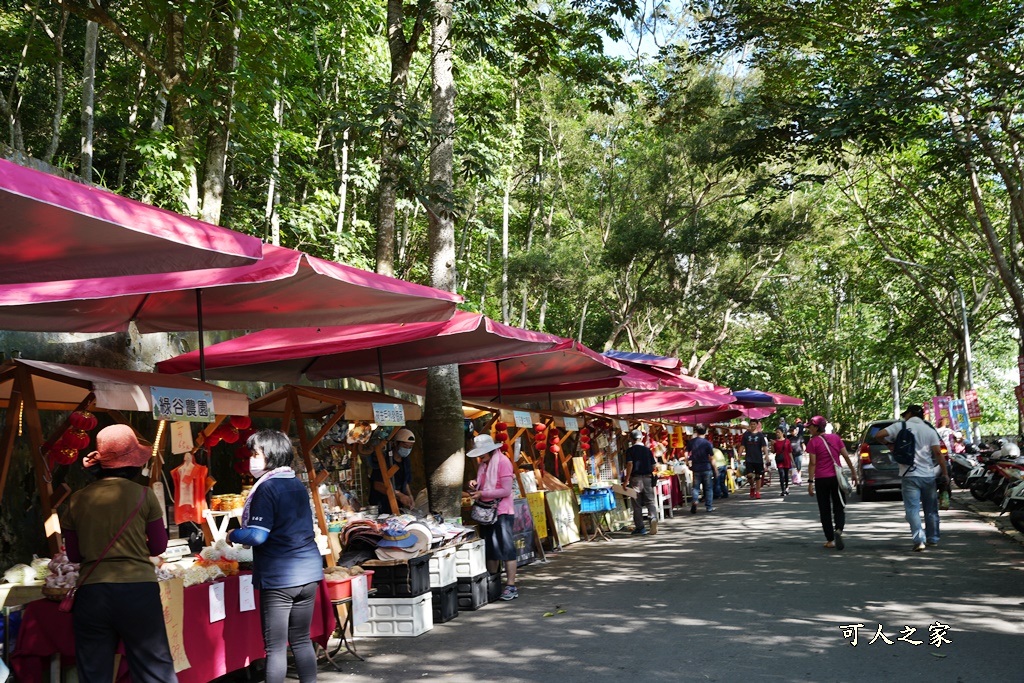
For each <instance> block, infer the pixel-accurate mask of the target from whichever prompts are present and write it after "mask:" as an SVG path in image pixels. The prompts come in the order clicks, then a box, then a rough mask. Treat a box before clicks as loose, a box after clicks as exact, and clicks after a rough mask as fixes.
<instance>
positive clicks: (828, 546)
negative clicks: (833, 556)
mask: <svg viewBox="0 0 1024 683" xmlns="http://www.w3.org/2000/svg"><path fill="white" fill-rule="evenodd" d="M825 547H826V548H835V547H836V544H835V543H833V542H832V541H826V542H825Z"/></svg>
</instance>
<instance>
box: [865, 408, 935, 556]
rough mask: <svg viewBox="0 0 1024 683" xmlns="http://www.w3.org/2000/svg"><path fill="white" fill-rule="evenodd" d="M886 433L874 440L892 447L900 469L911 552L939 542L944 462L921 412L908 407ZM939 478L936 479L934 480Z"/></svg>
mask: <svg viewBox="0 0 1024 683" xmlns="http://www.w3.org/2000/svg"><path fill="white" fill-rule="evenodd" d="M900 417H902V418H903V419H902V420H900V421H899V422H893V423H892V424H891V425H889V426H888V427H886V428H885V429H880V430H878V433H877V434H875V440H876V441H878V442H879V443H890V444H892V459H893V460H894V461H895V462H896V463H897V464H898V465H899V466H900V477H901V481H900V488H901V489H902V491H903V509H904V510H905V511H906V513H907V521H908V522H909V523H910V534H911V536H912V537H913V539H914V550H915V551H917V552H920V551H922V550H924V549H925V547H926V546H933V545H937V544H938V542H939V496H938V488H937V487H941V486H944V485H945V482H947V481H948V476H947V474H946V458H945V457H944V456H943V455H942V448H941V443H942V440H941V439H940V438H939V433H938V432H937V431H935V427H933V426H932V425H931V423H930V422H925V420H924V408H923V407H921V406H919V405H917V404H916V403H915V404H911V405H910V406H909V407H908V408H907V409H906V411H905V412H904V413H903V414H902V415H901V416H900ZM937 476H938V478H936V477H937ZM922 508H923V509H924V530H922V529H921V509H922Z"/></svg>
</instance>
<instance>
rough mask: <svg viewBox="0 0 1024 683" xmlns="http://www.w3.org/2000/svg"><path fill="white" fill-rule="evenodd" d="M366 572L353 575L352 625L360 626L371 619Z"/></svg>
mask: <svg viewBox="0 0 1024 683" xmlns="http://www.w3.org/2000/svg"><path fill="white" fill-rule="evenodd" d="M367 595H368V591H367V586H366V574H356V575H355V576H353V577H352V606H351V609H352V625H353V626H359V625H360V624H365V623H366V622H368V621H369V620H370V603H369V600H368V599H367Z"/></svg>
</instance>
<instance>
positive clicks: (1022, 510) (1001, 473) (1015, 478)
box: [950, 439, 1024, 533]
mask: <svg viewBox="0 0 1024 683" xmlns="http://www.w3.org/2000/svg"><path fill="white" fill-rule="evenodd" d="M998 445H999V447H1000V448H999V450H997V451H992V452H990V453H985V452H984V451H982V452H979V453H978V454H977V455H974V454H967V453H958V454H956V455H954V456H953V457H952V458H951V462H950V473H951V475H952V477H953V480H954V481H955V482H956V483H957V485H958V486H964V487H966V488H968V489H970V491H971V495H972V496H974V498H975V499H977V500H988V501H992V502H993V503H995V504H996V505H998V506H1000V507H1001V508H1002V510H1003V512H1002V514H1005V513H1007V512H1008V513H1010V523H1011V524H1013V528H1015V529H1016V530H1017V531H1020V532H1022V533H1024V458H1022V457H1021V453H1020V448H1019V447H1018V446H1017V445H1016V444H1014V443H1013V442H1011V441H1006V440H1003V439H1000V441H999V443H998ZM971 458H975V459H976V463H977V464H976V465H975V466H974V467H973V468H972V469H971V471H970V473H969V474H968V475H967V476H966V477H963V476H962V475H963V469H964V468H965V467H966V466H967V465H968V463H970V460H971ZM958 476H959V477H960V478H958Z"/></svg>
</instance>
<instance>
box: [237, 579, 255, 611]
mask: <svg viewBox="0 0 1024 683" xmlns="http://www.w3.org/2000/svg"><path fill="white" fill-rule="evenodd" d="M254 609H256V593H255V592H253V589H252V574H240V575H239V576H238V611H239V612H251V611H253V610H254Z"/></svg>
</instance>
